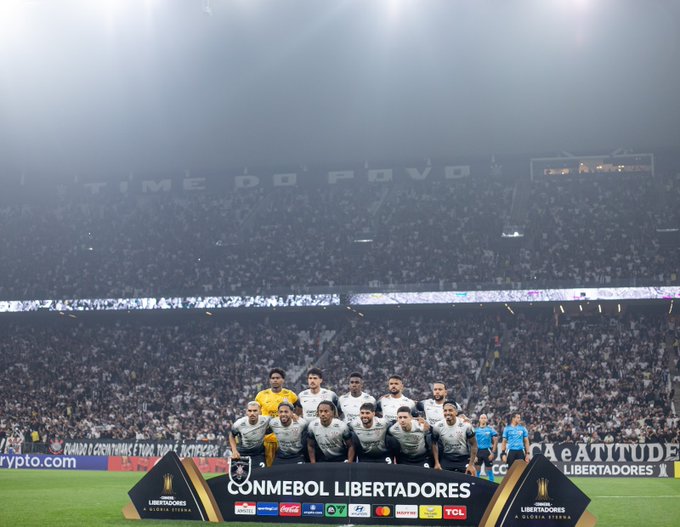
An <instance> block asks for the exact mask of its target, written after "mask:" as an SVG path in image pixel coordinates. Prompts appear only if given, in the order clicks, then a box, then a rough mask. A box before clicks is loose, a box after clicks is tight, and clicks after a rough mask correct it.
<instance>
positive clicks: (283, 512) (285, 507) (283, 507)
mask: <svg viewBox="0 0 680 527" xmlns="http://www.w3.org/2000/svg"><path fill="white" fill-rule="evenodd" d="M279 516H302V505H301V504H300V503H281V504H280V505H279Z"/></svg>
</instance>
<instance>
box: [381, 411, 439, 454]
mask: <svg viewBox="0 0 680 527" xmlns="http://www.w3.org/2000/svg"><path fill="white" fill-rule="evenodd" d="M429 431H430V425H429V424H428V423H427V421H425V419H423V418H422V417H418V419H417V420H416V419H414V418H413V416H412V415H411V409H410V408H409V407H408V406H402V407H401V408H399V409H398V410H397V422H396V423H394V424H393V425H392V426H391V427H390V434H391V435H392V437H393V438H394V439H395V440H396V441H397V443H399V454H398V455H397V463H399V464H400V465H417V466H420V467H426V468H429V467H431V466H432V459H431V457H430V442H429V439H430V438H429Z"/></svg>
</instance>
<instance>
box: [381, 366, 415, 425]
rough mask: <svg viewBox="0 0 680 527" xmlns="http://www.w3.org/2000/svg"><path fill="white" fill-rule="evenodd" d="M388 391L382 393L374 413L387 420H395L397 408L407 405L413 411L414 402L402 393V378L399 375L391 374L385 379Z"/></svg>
mask: <svg viewBox="0 0 680 527" xmlns="http://www.w3.org/2000/svg"><path fill="white" fill-rule="evenodd" d="M387 388H388V390H389V393H388V394H387V395H383V396H382V397H381V398H380V399H379V400H378V404H377V405H376V409H375V411H376V413H378V414H379V415H380V416H381V417H384V418H385V419H387V420H388V421H396V420H397V410H398V409H399V408H401V407H402V406H408V407H409V408H410V409H411V412H414V411H415V408H416V402H415V401H414V400H412V399H409V398H408V397H406V396H405V395H404V393H403V392H404V380H403V379H402V378H401V376H400V375H392V376H391V377H390V378H389V379H388V381H387Z"/></svg>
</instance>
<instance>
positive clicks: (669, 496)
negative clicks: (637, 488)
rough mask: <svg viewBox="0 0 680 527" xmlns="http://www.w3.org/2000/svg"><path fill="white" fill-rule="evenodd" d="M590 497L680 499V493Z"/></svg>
mask: <svg viewBox="0 0 680 527" xmlns="http://www.w3.org/2000/svg"><path fill="white" fill-rule="evenodd" d="M589 497H590V498H677V499H680V494H667V495H661V496H649V495H647V496H589Z"/></svg>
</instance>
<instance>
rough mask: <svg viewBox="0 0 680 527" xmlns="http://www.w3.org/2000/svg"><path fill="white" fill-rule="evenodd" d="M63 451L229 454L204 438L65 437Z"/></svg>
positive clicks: (76, 453) (88, 453)
mask: <svg viewBox="0 0 680 527" xmlns="http://www.w3.org/2000/svg"><path fill="white" fill-rule="evenodd" d="M61 452H62V453H63V454H65V455H68V456H139V457H161V456H164V455H165V454H167V453H168V452H176V453H177V455H179V456H180V457H183V458H184V457H227V455H228V454H229V452H228V449H227V447H225V446H220V445H218V444H215V443H207V442H206V443H204V442H201V441H194V442H181V441H177V442H175V441H121V440H113V439H65V440H64V441H63V447H62V449H61Z"/></svg>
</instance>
